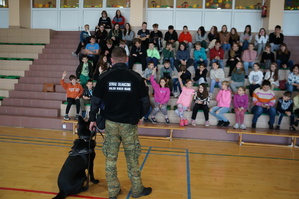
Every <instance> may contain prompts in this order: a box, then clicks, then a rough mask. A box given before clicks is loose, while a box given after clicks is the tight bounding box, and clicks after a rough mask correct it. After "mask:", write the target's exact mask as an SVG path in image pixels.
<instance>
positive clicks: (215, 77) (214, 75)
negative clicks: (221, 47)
mask: <svg viewBox="0 0 299 199" xmlns="http://www.w3.org/2000/svg"><path fill="white" fill-rule="evenodd" d="M212 68H213V69H212V70H211V71H210V78H211V85H210V94H209V96H210V98H211V99H212V95H213V92H214V87H215V86H216V85H218V86H219V87H220V85H221V81H223V80H224V78H225V76H224V71H223V69H222V68H219V64H218V62H214V63H213V64H212Z"/></svg>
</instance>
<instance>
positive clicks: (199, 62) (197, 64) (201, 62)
mask: <svg viewBox="0 0 299 199" xmlns="http://www.w3.org/2000/svg"><path fill="white" fill-rule="evenodd" d="M201 64H204V65H205V67H207V66H208V60H203V61H200V60H195V59H194V61H193V66H194V70H195V71H196V69H197V67H198V66H199V65H201Z"/></svg>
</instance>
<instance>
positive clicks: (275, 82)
mask: <svg viewBox="0 0 299 199" xmlns="http://www.w3.org/2000/svg"><path fill="white" fill-rule="evenodd" d="M264 79H265V80H269V81H270V82H271V88H272V90H273V89H274V88H277V87H278V86H279V79H278V67H277V64H276V63H275V62H273V63H272V64H271V66H270V70H269V71H268V72H266V74H265V78H264Z"/></svg>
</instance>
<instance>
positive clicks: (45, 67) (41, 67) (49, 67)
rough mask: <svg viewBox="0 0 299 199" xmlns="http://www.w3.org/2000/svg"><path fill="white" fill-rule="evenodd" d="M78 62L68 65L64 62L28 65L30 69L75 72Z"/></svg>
mask: <svg viewBox="0 0 299 199" xmlns="http://www.w3.org/2000/svg"><path fill="white" fill-rule="evenodd" d="M78 65H79V63H78V64H77V65H70V64H66V65H58V64H57V65H54V64H53V65H47V64H45V65H44V64H33V65H30V71H48V72H49V71H50V72H51V71H61V74H60V75H62V72H63V71H65V70H66V71H73V73H75V71H76V69H77V67H78Z"/></svg>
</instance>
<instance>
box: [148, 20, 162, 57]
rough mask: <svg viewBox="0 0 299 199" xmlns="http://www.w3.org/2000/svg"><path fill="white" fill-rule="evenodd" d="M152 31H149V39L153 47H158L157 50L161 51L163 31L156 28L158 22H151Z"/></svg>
mask: <svg viewBox="0 0 299 199" xmlns="http://www.w3.org/2000/svg"><path fill="white" fill-rule="evenodd" d="M152 27H153V31H152V32H151V33H150V36H149V41H150V42H153V43H154V44H155V47H156V48H157V49H158V51H159V52H161V51H162V42H161V40H162V38H163V33H162V32H161V31H160V30H158V28H159V25H158V24H156V23H155V24H153V26H152Z"/></svg>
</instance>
